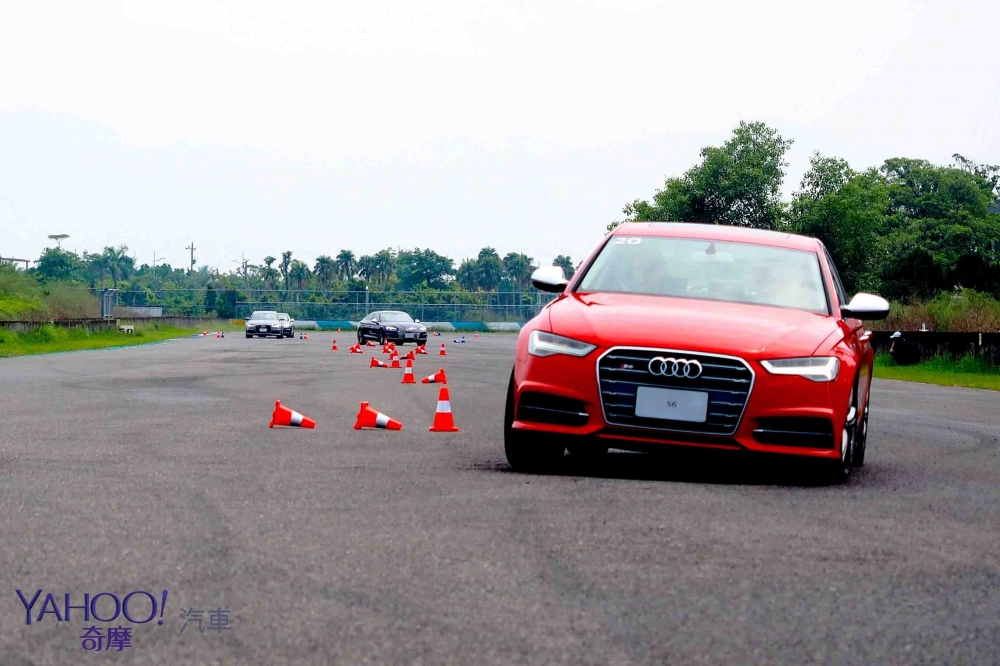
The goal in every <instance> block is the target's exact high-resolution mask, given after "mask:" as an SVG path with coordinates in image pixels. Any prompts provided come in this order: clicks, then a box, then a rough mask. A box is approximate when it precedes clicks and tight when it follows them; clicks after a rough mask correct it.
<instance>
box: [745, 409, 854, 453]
mask: <svg viewBox="0 0 1000 666" xmlns="http://www.w3.org/2000/svg"><path fill="white" fill-rule="evenodd" d="M753 438H754V439H755V440H757V441H758V442H760V443H761V444H777V445H778V446H800V447H805V448H810V449H832V448H834V439H833V424H832V423H830V421H829V420H827V419H821V418H809V417H791V416H788V417H784V416H782V417H773V418H765V419H761V420H760V425H759V426H758V427H757V428H756V429H755V430H754V431H753Z"/></svg>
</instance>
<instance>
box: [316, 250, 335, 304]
mask: <svg viewBox="0 0 1000 666" xmlns="http://www.w3.org/2000/svg"><path fill="white" fill-rule="evenodd" d="M313 273H314V274H315V275H316V280H317V281H319V283H320V285H321V286H322V287H323V298H326V290H327V289H329V288H330V283H331V282H333V279H334V277H336V275H337V263H336V262H335V261H334V260H333V259H331V258H330V257H329V256H328V255H325V254H321V255H320V256H318V257H316V265H315V266H313Z"/></svg>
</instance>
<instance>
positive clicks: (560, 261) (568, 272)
mask: <svg viewBox="0 0 1000 666" xmlns="http://www.w3.org/2000/svg"><path fill="white" fill-rule="evenodd" d="M552 265H553V266H559V267H560V268H562V269H563V274H564V275H565V276H566V279H567V280H568V279H570V278H572V277H573V274H574V273H576V268H574V267H573V260H572V259H570V258H569V257H568V256H566V255H562V254H560V255H559V256H558V257H556V258H555V259H553V260H552Z"/></svg>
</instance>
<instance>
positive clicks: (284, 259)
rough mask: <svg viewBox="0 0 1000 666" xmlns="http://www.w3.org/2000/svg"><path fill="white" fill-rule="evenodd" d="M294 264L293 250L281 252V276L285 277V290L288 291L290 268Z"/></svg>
mask: <svg viewBox="0 0 1000 666" xmlns="http://www.w3.org/2000/svg"><path fill="white" fill-rule="evenodd" d="M291 265H292V251H291V250H288V251H287V252H282V253H281V263H280V264H278V266H279V267H280V268H281V277H283V278H284V279H285V291H288V269H289V268H291Z"/></svg>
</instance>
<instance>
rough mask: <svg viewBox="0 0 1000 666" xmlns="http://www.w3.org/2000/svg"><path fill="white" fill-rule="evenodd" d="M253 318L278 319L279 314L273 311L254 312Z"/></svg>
mask: <svg viewBox="0 0 1000 666" xmlns="http://www.w3.org/2000/svg"><path fill="white" fill-rule="evenodd" d="M250 318H251V319H277V318H278V315H276V314H274V313H273V312H254V313H253V314H252V315H250Z"/></svg>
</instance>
